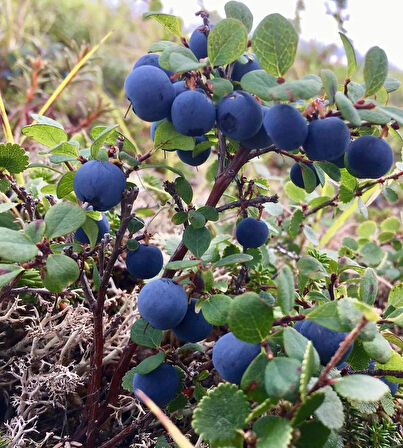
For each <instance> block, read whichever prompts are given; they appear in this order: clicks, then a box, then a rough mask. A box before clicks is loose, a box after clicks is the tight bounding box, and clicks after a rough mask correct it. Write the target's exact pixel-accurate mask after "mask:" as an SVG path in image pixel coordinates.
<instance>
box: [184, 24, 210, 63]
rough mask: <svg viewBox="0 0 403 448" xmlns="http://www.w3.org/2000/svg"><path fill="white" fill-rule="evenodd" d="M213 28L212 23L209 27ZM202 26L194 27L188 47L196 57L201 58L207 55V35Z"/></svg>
mask: <svg viewBox="0 0 403 448" xmlns="http://www.w3.org/2000/svg"><path fill="white" fill-rule="evenodd" d="M212 28H214V25H210V29H212ZM203 30H204V26H201V27H199V28H196V29H195V30H194V31H193V33H192V34H191V36H190V39H189V48H190V49H191V50H192V52H193V54H194V55H195V56H196V58H197V59H203V58H206V57H207V38H208V36H207V35H206V33H205V32H204V31H203Z"/></svg>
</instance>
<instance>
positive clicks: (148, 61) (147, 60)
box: [133, 53, 174, 77]
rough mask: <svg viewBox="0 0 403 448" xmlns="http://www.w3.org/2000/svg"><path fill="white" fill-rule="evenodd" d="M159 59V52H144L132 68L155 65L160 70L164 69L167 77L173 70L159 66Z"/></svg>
mask: <svg viewBox="0 0 403 448" xmlns="http://www.w3.org/2000/svg"><path fill="white" fill-rule="evenodd" d="M159 59H160V56H159V54H156V53H148V54H145V55H144V56H141V58H140V59H138V60H137V62H136V63H135V64H134V67H133V70H134V69H135V68H138V67H141V66H143V65H152V66H154V67H157V68H159V69H160V70H162V71H164V72H165V73H166V74H167V76H168V77H170V76H171V75H173V74H174V72H171V71H169V70H165V69H164V68H162V67H161V66H160V62H159Z"/></svg>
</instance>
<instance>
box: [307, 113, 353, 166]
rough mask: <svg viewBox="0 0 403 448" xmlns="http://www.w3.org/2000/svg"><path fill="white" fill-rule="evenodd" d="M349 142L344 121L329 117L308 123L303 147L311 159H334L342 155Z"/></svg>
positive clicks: (348, 134) (348, 132) (348, 133)
mask: <svg viewBox="0 0 403 448" xmlns="http://www.w3.org/2000/svg"><path fill="white" fill-rule="evenodd" d="M349 143H350V131H349V129H348V127H347V125H346V123H344V121H343V120H341V119H340V118H336V117H330V118H324V119H322V120H314V121H311V123H309V126H308V137H307V138H306V140H305V143H304V144H303V147H304V150H305V152H306V154H307V156H308V157H309V158H310V159H311V160H335V159H338V158H339V157H341V156H343V154H344V153H345V152H346V149H347V146H348V145H349Z"/></svg>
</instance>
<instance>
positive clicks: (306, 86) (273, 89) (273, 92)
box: [241, 70, 322, 101]
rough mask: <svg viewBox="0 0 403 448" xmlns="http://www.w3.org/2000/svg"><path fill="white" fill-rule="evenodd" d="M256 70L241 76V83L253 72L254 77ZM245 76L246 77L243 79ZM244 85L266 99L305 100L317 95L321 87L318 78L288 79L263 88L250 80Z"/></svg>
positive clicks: (243, 83)
mask: <svg viewBox="0 0 403 448" xmlns="http://www.w3.org/2000/svg"><path fill="white" fill-rule="evenodd" d="M256 72H258V70H256V71H253V72H249V73H247V74H246V75H245V76H243V77H242V80H241V85H242V86H243V85H245V84H246V83H247V81H248V79H249V78H252V75H251V73H255V77H257V75H256ZM269 76H270V75H269ZM245 78H247V79H246V80H245V81H244V79H245ZM266 78H267V77H266ZM246 85H247V86H248V89H245V90H248V91H249V92H250V93H253V94H255V95H257V96H259V97H260V98H261V99H262V100H266V101H295V100H296V99H306V100H307V99H310V98H312V97H314V96H315V95H317V94H318V93H319V92H320V89H321V88H322V83H321V81H320V78H319V79H316V78H315V79H314V78H302V79H299V80H297V81H288V82H284V83H283V84H277V85H275V86H268V87H267V88H266V89H263V86H261V85H260V84H258V85H255V84H252V82H250V81H249V82H248V83H247V84H246ZM258 92H259V94H258Z"/></svg>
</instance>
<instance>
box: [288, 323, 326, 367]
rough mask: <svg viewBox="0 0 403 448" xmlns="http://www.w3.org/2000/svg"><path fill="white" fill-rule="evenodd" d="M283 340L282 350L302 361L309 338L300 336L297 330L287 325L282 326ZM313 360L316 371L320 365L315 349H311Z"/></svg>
mask: <svg viewBox="0 0 403 448" xmlns="http://www.w3.org/2000/svg"><path fill="white" fill-rule="evenodd" d="M283 341H284V350H285V352H286V354H287V356H288V357H290V358H294V359H297V360H298V361H301V362H303V360H304V357H305V354H306V351H307V348H308V343H309V340H308V339H307V338H306V337H305V336H302V334H300V333H298V331H296V330H294V328H291V327H287V328H284V331H283ZM313 361H314V364H313V365H314V372H316V371H318V370H319V367H320V359H319V355H318V353H317V352H316V350H315V349H313Z"/></svg>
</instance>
